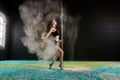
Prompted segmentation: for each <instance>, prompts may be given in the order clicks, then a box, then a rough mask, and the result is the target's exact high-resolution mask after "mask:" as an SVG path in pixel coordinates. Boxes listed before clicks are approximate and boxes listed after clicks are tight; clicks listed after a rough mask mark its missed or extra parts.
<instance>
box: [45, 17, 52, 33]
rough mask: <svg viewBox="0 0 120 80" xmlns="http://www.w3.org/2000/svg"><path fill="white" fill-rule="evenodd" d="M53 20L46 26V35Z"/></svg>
mask: <svg viewBox="0 0 120 80" xmlns="http://www.w3.org/2000/svg"><path fill="white" fill-rule="evenodd" d="M52 22H53V19H51V20H49V21H48V23H47V26H46V33H48V32H49V31H50V29H51V27H52Z"/></svg>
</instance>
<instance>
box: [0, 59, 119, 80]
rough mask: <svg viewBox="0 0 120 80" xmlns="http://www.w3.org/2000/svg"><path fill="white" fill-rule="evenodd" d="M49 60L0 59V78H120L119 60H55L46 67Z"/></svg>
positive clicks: (105, 79) (33, 79) (98, 79)
mask: <svg viewBox="0 0 120 80" xmlns="http://www.w3.org/2000/svg"><path fill="white" fill-rule="evenodd" d="M48 64H49V61H25V60H24V61H0V80H120V62H90V61H83V62H82V61H71V62H70V61H64V70H60V69H59V67H58V66H57V65H58V64H59V62H58V61H57V62H56V63H55V65H54V66H53V68H52V69H51V70H50V69H48Z"/></svg>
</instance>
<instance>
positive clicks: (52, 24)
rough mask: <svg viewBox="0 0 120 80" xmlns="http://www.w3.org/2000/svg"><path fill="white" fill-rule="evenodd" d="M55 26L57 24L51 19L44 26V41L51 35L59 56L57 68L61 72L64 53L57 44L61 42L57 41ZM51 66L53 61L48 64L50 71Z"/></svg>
mask: <svg viewBox="0 0 120 80" xmlns="http://www.w3.org/2000/svg"><path fill="white" fill-rule="evenodd" d="M56 25H57V22H56V20H55V19H51V20H49V21H48V24H47V26H46V31H45V37H44V39H47V38H49V36H50V35H52V36H53V37H54V42H55V44H56V45H55V47H56V49H57V52H58V54H59V60H60V64H59V67H60V69H61V70H62V69H63V55H64V52H63V50H62V49H61V48H60V47H59V45H58V43H59V42H61V40H60V39H59V32H58V30H57V29H56ZM56 54H57V53H56ZM53 64H54V61H52V63H51V64H49V69H51V67H52V65H53Z"/></svg>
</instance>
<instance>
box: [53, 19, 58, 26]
mask: <svg viewBox="0 0 120 80" xmlns="http://www.w3.org/2000/svg"><path fill="white" fill-rule="evenodd" d="M52 25H53V27H56V25H57V22H56V21H55V20H54V19H53V20H52Z"/></svg>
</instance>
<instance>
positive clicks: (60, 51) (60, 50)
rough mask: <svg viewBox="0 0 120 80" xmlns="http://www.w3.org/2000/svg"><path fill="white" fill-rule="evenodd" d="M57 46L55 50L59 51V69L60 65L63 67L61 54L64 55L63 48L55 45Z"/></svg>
mask: <svg viewBox="0 0 120 80" xmlns="http://www.w3.org/2000/svg"><path fill="white" fill-rule="evenodd" d="M56 47H57V50H58V52H59V60H60V65H59V67H60V68H61V69H63V68H62V67H63V56H64V52H63V50H62V49H61V48H60V47H59V46H56Z"/></svg>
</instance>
